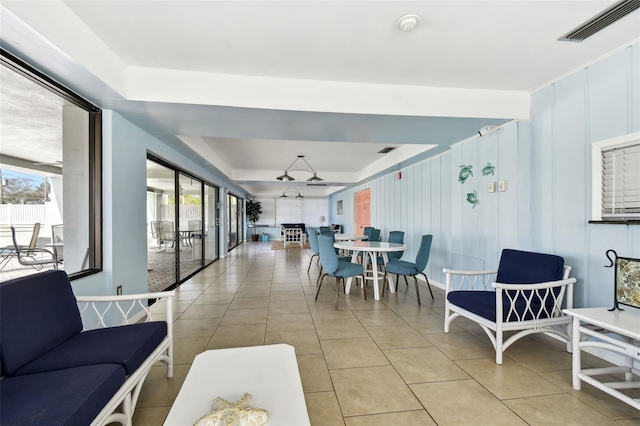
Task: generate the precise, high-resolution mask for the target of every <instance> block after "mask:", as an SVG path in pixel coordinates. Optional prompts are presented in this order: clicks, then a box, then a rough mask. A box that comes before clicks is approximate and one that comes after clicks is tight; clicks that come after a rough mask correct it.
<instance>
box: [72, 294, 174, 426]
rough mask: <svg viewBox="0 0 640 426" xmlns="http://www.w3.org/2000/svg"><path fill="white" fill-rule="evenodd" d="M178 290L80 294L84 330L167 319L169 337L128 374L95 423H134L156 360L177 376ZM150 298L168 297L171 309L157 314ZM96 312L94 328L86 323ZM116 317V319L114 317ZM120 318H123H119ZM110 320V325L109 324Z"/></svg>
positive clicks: (170, 374)
mask: <svg viewBox="0 0 640 426" xmlns="http://www.w3.org/2000/svg"><path fill="white" fill-rule="evenodd" d="M174 296H175V292H173V291H170V292H159V293H144V294H132V295H122V296H76V301H77V302H78V308H79V309H80V313H81V314H82V316H83V327H84V330H91V329H97V328H107V327H110V326H113V324H111V321H118V319H119V320H120V324H117V325H127V324H134V323H138V322H141V321H142V322H149V321H159V320H164V321H166V322H167V336H166V337H165V338H164V340H163V341H162V342H161V343H160V344H159V345H158V347H157V348H156V349H155V350H154V351H153V352H152V353H151V355H149V356H148V357H147V359H146V360H145V361H144V362H143V363H142V364H141V365H140V367H138V369H137V370H136V371H135V372H134V373H133V374H131V375H130V376H129V377H127V380H126V381H125V382H124V384H123V385H122V386H121V387H120V389H119V390H118V392H116V394H115V395H114V396H113V397H112V398H111V400H110V401H109V402H108V403H107V405H105V407H104V408H103V409H102V411H100V413H99V414H98V415H97V416H96V418H95V419H94V420H93V422H92V423H91V426H102V425H107V424H109V423H113V422H117V423H120V424H122V425H126V426H131V425H132V419H133V413H134V411H135V409H136V404H137V402H138V397H139V396H140V391H141V390H142V385H143V384H144V381H145V379H146V378H147V375H148V374H149V371H150V370H151V367H152V366H153V365H154V364H155V363H156V362H158V361H159V362H162V363H164V364H166V366H167V378H169V379H170V378H172V377H173V298H174ZM148 299H157V301H162V300H166V303H167V312H166V313H154V312H153V309H152V308H153V306H158V305H152V306H151V307H149V306H146V305H145V303H143V302H146V301H147V300H148ZM90 312H92V313H93V314H95V316H96V318H97V320H96V324H95V325H94V326H93V327H87V326H86V325H85V324H84V318H85V316H88V315H90ZM114 316H115V319H114ZM118 317H119V318H118ZM106 321H109V323H110V325H107V322H106Z"/></svg>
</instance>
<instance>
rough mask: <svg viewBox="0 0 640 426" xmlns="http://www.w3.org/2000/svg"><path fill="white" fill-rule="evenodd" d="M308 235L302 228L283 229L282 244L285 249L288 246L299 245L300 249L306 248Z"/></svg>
mask: <svg viewBox="0 0 640 426" xmlns="http://www.w3.org/2000/svg"><path fill="white" fill-rule="evenodd" d="M305 240H306V235H305V233H304V232H302V229H300V228H282V243H283V245H284V248H287V245H288V244H299V245H300V248H304V244H305V242H306V241H305Z"/></svg>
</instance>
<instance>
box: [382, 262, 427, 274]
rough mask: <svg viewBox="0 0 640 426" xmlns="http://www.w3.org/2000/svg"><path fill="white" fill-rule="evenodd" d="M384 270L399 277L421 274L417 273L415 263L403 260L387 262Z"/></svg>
mask: <svg viewBox="0 0 640 426" xmlns="http://www.w3.org/2000/svg"><path fill="white" fill-rule="evenodd" d="M385 270H386V271H387V272H388V273H390V274H400V275H418V274H419V273H421V272H422V271H418V268H416V264H415V263H412V262H407V261H405V260H389V263H387V264H386V266H385Z"/></svg>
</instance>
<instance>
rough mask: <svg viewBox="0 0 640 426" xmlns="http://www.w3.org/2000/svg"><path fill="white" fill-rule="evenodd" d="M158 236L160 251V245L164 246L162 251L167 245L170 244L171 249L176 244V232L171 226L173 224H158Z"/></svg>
mask: <svg viewBox="0 0 640 426" xmlns="http://www.w3.org/2000/svg"><path fill="white" fill-rule="evenodd" d="M158 235H159V236H160V249H162V244H164V249H165V250H166V249H167V244H168V243H171V247H173V246H174V245H175V242H176V230H175V227H174V226H173V222H171V221H163V222H160V231H159V234H158Z"/></svg>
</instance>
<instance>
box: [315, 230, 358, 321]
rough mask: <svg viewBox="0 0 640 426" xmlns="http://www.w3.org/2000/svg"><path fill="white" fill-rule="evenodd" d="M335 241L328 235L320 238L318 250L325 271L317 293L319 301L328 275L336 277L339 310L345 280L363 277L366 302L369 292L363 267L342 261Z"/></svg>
mask: <svg viewBox="0 0 640 426" xmlns="http://www.w3.org/2000/svg"><path fill="white" fill-rule="evenodd" d="M333 242H334V240H333V239H332V238H331V237H329V236H328V235H319V236H318V248H319V250H320V263H321V264H322V268H323V270H324V274H322V277H321V278H320V283H319V285H318V291H317V292H316V300H318V294H320V289H321V288H322V282H323V281H324V277H326V276H327V275H329V276H332V277H335V279H336V309H338V301H339V300H340V281H342V286H343V288H344V279H345V278H350V277H358V276H359V277H361V279H362V290H363V293H364V300H367V292H366V289H365V285H364V282H365V280H364V271H363V269H362V265H360V264H358V263H351V262H345V261H340V260H339V259H338V255H337V254H336V251H335V249H334V247H333Z"/></svg>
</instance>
